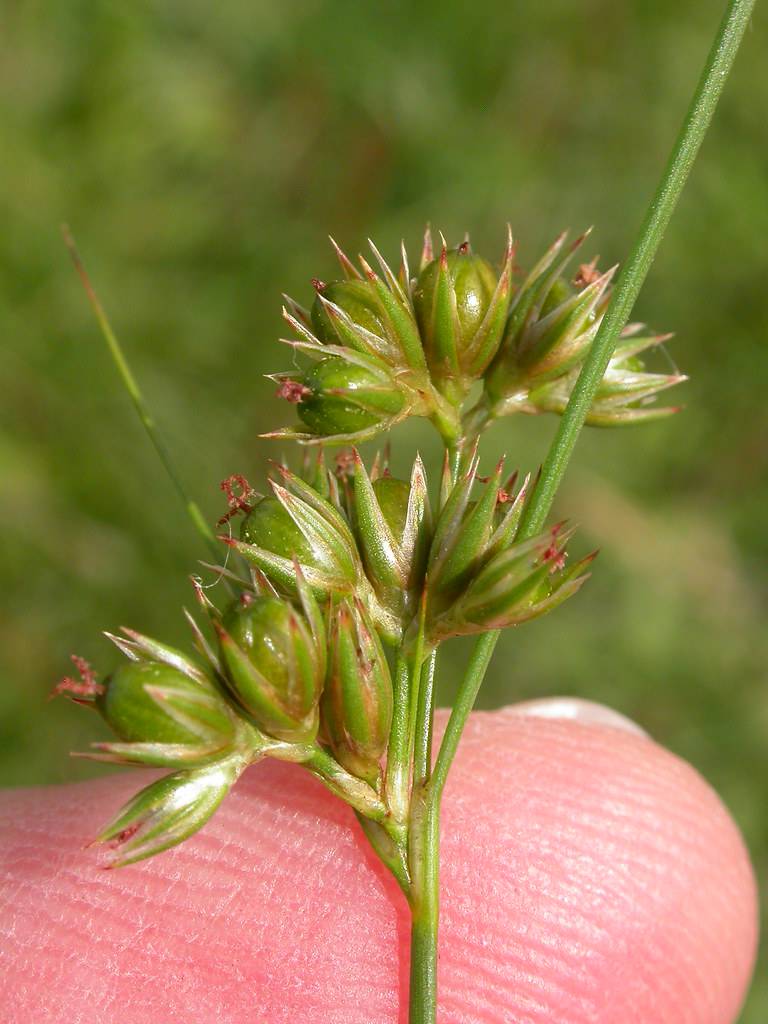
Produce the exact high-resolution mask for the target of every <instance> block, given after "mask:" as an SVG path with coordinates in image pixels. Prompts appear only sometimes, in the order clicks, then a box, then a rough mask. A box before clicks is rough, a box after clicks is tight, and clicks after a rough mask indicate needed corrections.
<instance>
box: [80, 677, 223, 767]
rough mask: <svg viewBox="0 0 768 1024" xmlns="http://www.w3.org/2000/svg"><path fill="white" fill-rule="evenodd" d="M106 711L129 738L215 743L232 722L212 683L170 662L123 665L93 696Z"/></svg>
mask: <svg viewBox="0 0 768 1024" xmlns="http://www.w3.org/2000/svg"><path fill="white" fill-rule="evenodd" d="M95 706H96V708H97V710H98V711H100V712H101V715H102V717H103V718H104V720H105V721H106V722H107V724H108V725H109V726H110V728H111V729H112V730H113V731H114V732H115V734H116V735H117V736H118V737H119V738H120V739H121V740H123V741H125V742H127V743H176V744H185V745H200V744H213V745H216V744H217V745H218V746H220V747H224V746H225V745H226V744H227V743H228V742H230V741H231V740H232V738H233V735H234V725H233V721H232V718H231V715H230V714H229V712H228V710H227V707H226V705H225V703H224V701H223V700H222V699H221V698H220V697H219V696H218V694H217V692H216V690H215V689H214V687H213V685H212V684H211V685H210V687H203V686H201V685H200V684H198V683H196V682H194V681H193V680H191V679H190V678H189V676H187V675H185V674H184V673H183V672H180V671H179V670H178V669H175V668H172V667H171V666H169V665H164V664H161V663H159V662H152V661H132V662H129V663H127V664H125V665H121V666H120V667H119V668H118V669H117V670H116V671H115V672H113V673H112V675H111V676H109V677H108V678H107V680H106V681H105V683H104V690H103V693H101V694H100V695H99V696H98V697H97V698H96V700H95Z"/></svg>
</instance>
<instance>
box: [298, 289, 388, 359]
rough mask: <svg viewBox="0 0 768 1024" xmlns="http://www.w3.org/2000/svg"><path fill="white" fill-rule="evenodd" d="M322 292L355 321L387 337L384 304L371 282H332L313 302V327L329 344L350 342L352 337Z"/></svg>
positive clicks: (371, 331) (320, 337) (319, 336)
mask: <svg viewBox="0 0 768 1024" xmlns="http://www.w3.org/2000/svg"><path fill="white" fill-rule="evenodd" d="M320 295H322V297H323V299H325V300H326V301H327V302H332V303H333V304H334V305H335V306H338V307H339V309H341V310H343V312H344V313H346V314H347V316H348V317H349V319H350V320H351V321H352V323H353V324H355V325H356V326H358V327H362V328H363V329H364V330H366V331H370V333H371V334H374V335H376V336H377V337H378V338H382V339H386V337H387V329H386V327H385V326H384V319H383V315H382V311H381V306H380V305H379V302H378V300H377V298H376V293H375V292H374V290H373V289H372V287H371V285H370V283H369V282H368V281H332V282H331V283H330V284H327V285H325V286H323V288H322V289H321V290H320V294H319V295H318V296H316V298H315V301H314V303H313V304H312V313H311V316H312V326H313V327H314V329H315V333H316V335H317V337H318V338H319V339H320V341H324V342H325V343H326V345H346V344H348V343H349V341H350V337H352V336H350V334H349V332H345V331H343V329H341V328H340V326H339V325H337V324H336V323H335V322H334V320H333V319H332V318H331V316H330V315H329V314H328V310H327V308H326V307H325V306H324V304H323V301H322V299H321V298H320Z"/></svg>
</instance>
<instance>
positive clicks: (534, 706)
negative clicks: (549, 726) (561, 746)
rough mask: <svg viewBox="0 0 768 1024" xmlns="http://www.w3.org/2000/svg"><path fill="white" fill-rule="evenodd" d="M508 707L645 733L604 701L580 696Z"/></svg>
mask: <svg viewBox="0 0 768 1024" xmlns="http://www.w3.org/2000/svg"><path fill="white" fill-rule="evenodd" d="M507 710H509V711H511V712H512V713H513V714H516V715H530V716H531V717H532V718H557V719H560V720H561V721H570V722H578V723H580V724H581V725H604V726H607V727H608V728H611V729H622V730H623V731H624V732H631V733H634V734H635V735H636V736H648V733H647V732H646V731H645V729H642V728H641V727H640V726H639V725H638V724H637V722H633V721H632V719H631V718H627V716H626V715H622V714H621V713H620V712H619V711H614V709H613V708H608V707H606V706H605V704H598V703H596V701H593V700H581V699H580V698H579V697H544V698H542V699H541V700H526V701H523V702H522V703H521V704H513V705H512V706H511V707H510V708H508V709H507Z"/></svg>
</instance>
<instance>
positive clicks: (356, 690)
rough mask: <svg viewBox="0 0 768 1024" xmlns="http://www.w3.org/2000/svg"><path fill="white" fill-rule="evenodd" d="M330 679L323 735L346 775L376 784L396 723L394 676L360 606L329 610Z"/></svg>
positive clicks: (343, 604) (343, 605) (346, 604)
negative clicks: (349, 773)
mask: <svg viewBox="0 0 768 1024" xmlns="http://www.w3.org/2000/svg"><path fill="white" fill-rule="evenodd" d="M329 634H330V635H329V652H328V676H327V679H326V684H325V691H324V693H323V700H322V716H323V726H324V731H325V734H326V735H327V737H328V740H329V743H330V747H331V749H332V751H333V753H334V756H335V757H336V759H337V760H338V761H339V763H340V764H341V765H343V766H344V767H345V768H346V769H347V771H349V772H351V773H352V774H353V775H356V776H357V777H358V778H360V779H365V780H366V781H367V782H370V783H371V784H372V785H376V783H377V780H378V776H379V762H380V760H381V758H382V757H383V755H384V751H385V750H386V747H387V740H388V738H389V729H390V725H391V723H392V678H391V676H390V673H389V666H388V665H387V659H386V657H385V655H384V651H383V650H382V647H381V643H380V642H379V638H378V637H377V635H376V631H375V630H374V628H373V624H372V623H371V621H370V619H369V617H368V616H367V615H366V613H365V611H364V609H363V607H362V605H360V604H359V603H355V604H353V603H351V602H348V601H343V602H341V603H340V604H339V605H338V606H337V607H336V608H334V609H333V610H332V612H331V624H330V630H329Z"/></svg>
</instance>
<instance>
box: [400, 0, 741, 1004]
mask: <svg viewBox="0 0 768 1024" xmlns="http://www.w3.org/2000/svg"><path fill="white" fill-rule="evenodd" d="M754 2H755V0H730V3H729V4H728V7H727V10H726V13H725V16H724V18H723V20H722V22H721V24H720V27H719V30H718V33H717V36H716V38H715V41H714V43H713V45H712V48H711V50H710V52H709V55H708V57H707V60H706V63H705V66H704V70H703V72H702V75H701V78H700V79H699V83H698V86H697V88H696V91H695V93H694V96H693V99H692V101H691V104H690V107H689V109H688V113H687V115H686V117H685V120H684V122H683V126H682V128H681V130H680V133H679V135H678V138H677V141H676V143H675V146H674V148H673V150H672V154H671V156H670V158H669V161H668V163H667V166H666V168H665V170H664V172H663V174H662V177H661V181H660V183H659V185H658V188H657V189H656V192H655V194H654V196H653V198H652V200H651V203H650V205H649V207H648V211H647V213H646V216H645V219H644V221H643V223H642V225H641V227H640V231H639V234H638V237H637V240H636V242H635V244H634V246H633V248H632V250H631V252H630V255H629V258H628V260H627V262H626V264H625V265H624V268H623V270H622V272H621V274H620V275H619V279H618V281H617V282H616V286H615V289H614V291H613V295H612V298H611V302H610V305H609V306H608V309H607V311H606V314H605V316H604V318H603V321H602V324H601V326H600V329H599V331H598V333H597V335H596V337H595V340H594V342H593V343H592V346H591V348H590V352H589V354H588V356H587V359H586V361H585V363H584V366H583V368H582V370H581V373H580V374H579V378H578V380H577V382H576V385H575V387H574V390H573V392H572V394H571V397H570V400H569V402H568V406H567V408H566V410H565V412H564V414H563V417H562V419H561V421H560V424H559V427H558V431H557V433H556V435H555V439H554V441H553V443H552V446H551V448H550V450H549V453H548V455H547V458H546V460H545V462H544V466H543V468H542V473H541V476H540V478H539V482H538V484H537V486H536V488H535V490H534V493H533V495H532V497H531V500H530V502H529V503H528V506H527V507H526V510H525V514H524V517H523V520H522V522H521V524H520V530H519V532H518V537H519V539H520V540H526V539H528V538H530V537H532V536H535V535H536V534H537V533H538V532H539V531H540V530H541V528H542V526H543V525H544V522H545V520H546V518H547V515H548V513H549V510H550V508H551V506H552V502H553V500H554V497H555V494H556V492H557V489H558V486H559V484H560V482H561V480H562V478H563V475H564V473H565V470H566V467H567V465H568V462H569V460H570V457H571V454H572V453H573V449H574V447H575V444H576V440H577V438H578V435H579V432H580V431H581V428H582V426H583V425H584V421H585V419H586V415H587V412H588V410H589V407H590V405H591V404H592V401H593V399H594V397H595V393H596V391H597V388H598V386H599V384H600V381H601V380H602V378H603V374H604V373H605V370H606V367H607V366H608V362H609V361H610V358H611V355H612V353H613V350H614V348H615V346H616V342H617V340H618V337H619V334H620V333H621V331H622V329H623V328H624V326H625V324H626V322H627V320H628V318H629V314H630V313H631V311H632V307H633V305H634V303H635V300H636V298H637V296H638V293H639V291H640V288H641V287H642V284H643V282H644V280H645V277H646V275H647V273H648V270H649V268H650V266H651V263H652V262H653V258H654V256H655V255H656V251H657V249H658V247H659V244H660V242H661V239H662V237H663V235H664V231H665V229H666V227H667V225H668V223H669V220H670V217H671V216H672V212H673V211H674V208H675V206H676V204H677V201H678V199H679V197H680V193H681V191H682V189H683V186H684V184H685V182H686V180H687V178H688V174H689V173H690V170H691V166H692V165H693V161H694V159H695V157H696V154H697V152H698V150H699V147H700V145H701V143H702V140H703V138H704V135H705V134H706V131H707V128H708V127H709V123H710V121H711V119H712V114H713V112H714V109H715V107H716V105H717V101H718V99H719V97H720V94H721V92H722V89H723V86H724V84H725V80H726V78H727V76H728V72H729V71H730V68H731V66H732V64H733V61H734V58H735V56H736V53H737V51H738V48H739V44H740V42H741V39H742V37H743V35H744V32H745V30H746V27H747V24H748V22H749V18H750V15H751V13H752V9H753V7H754ZM498 638H499V631H498V630H495V631H493V632H491V633H486V634H485V635H484V636H482V637H481V638H480V639H479V640H478V642H477V644H476V645H475V649H474V651H473V653H472V657H471V659H470V663H469V666H468V669H467V673H466V676H465V678H464V681H463V682H462V685H461V688H460V690H459V694H458V697H457V699H456V702H455V704H454V706H453V709H452V711H451V716H450V718H449V721H448V726H447V728H446V731H445V735H444V737H443V741H442V743H441V746H440V752H439V754H438V758H437V762H436V764H435V769H434V771H433V773H432V777H431V779H430V780H429V782H428V783H427V784H426V785H425V786H424V787H422V788H421V789H420V791H419V792H418V793H415V794H414V797H415V798H416V799H415V800H414V806H413V810H412V816H411V828H410V853H409V862H410V867H411V877H412V888H411V905H412V910H413V928H412V947H411V994H410V1017H409V1020H410V1024H433V1022H434V1021H435V1015H436V1012H437V924H438V906H439V904H438V899H439V875H438V863H439V861H438V857H439V830H440V801H441V797H442V794H443V789H444V787H445V781H446V779H447V777H448V771H449V769H450V766H451V764H452V762H453V759H454V756H455V754H456V750H457V748H458V744H459V740H460V739H461V735H462V732H463V730H464V726H465V724H466V722H467V719H468V717H469V714H470V712H471V710H472V707H473V706H474V703H475V698H476V697H477V693H478V690H479V689H480V686H481V684H482V681H483V679H484V677H485V672H486V670H487V668H488V664H489V662H490V660H491V656H492V654H493V650H494V648H495V646H496V643H497V641H498Z"/></svg>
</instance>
